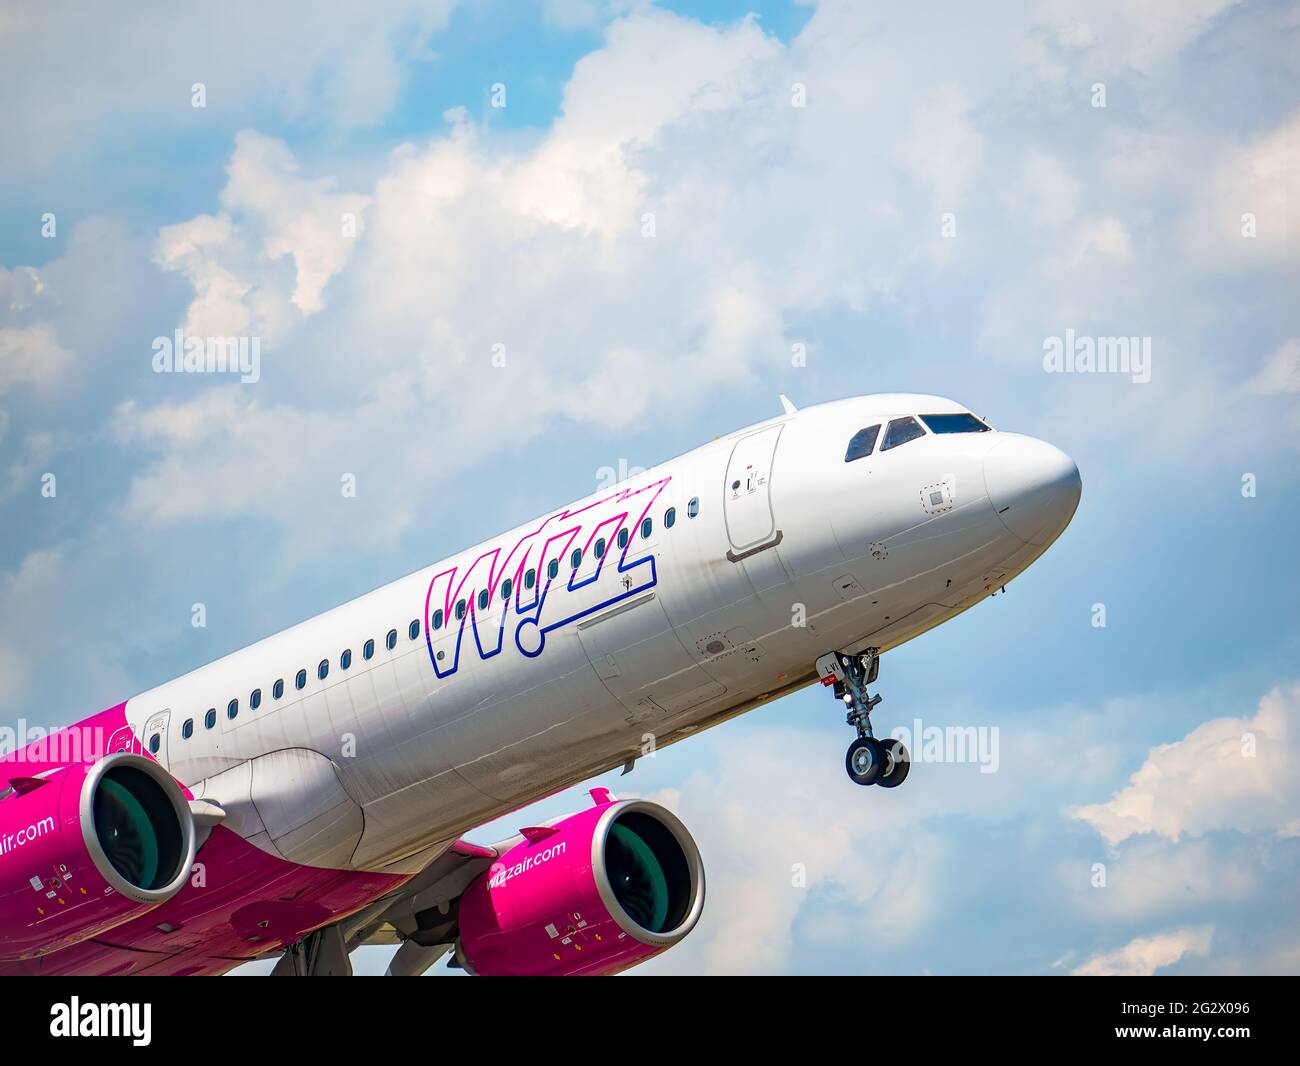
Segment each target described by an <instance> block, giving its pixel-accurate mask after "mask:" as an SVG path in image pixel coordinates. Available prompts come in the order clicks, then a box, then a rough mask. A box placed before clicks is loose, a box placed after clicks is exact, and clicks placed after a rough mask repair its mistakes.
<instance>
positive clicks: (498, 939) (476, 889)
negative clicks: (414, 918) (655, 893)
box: [459, 789, 704, 977]
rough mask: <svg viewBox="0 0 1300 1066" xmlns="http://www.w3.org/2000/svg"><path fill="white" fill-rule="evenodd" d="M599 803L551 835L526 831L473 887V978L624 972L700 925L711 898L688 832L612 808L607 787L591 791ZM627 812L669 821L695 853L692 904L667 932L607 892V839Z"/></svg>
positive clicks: (468, 914) (465, 909)
mask: <svg viewBox="0 0 1300 1066" xmlns="http://www.w3.org/2000/svg"><path fill="white" fill-rule="evenodd" d="M597 792H600V793H603V795H597ZM593 798H594V799H595V800H596V806H594V807H591V808H589V809H588V810H585V811H581V812H579V813H578V814H575V815H572V816H570V817H568V818H565V819H563V820H561V821H559V822H557V823H555V825H554V826H552V827H548V828H550V829H551V830H552V832H550V833H546V834H541V833H532V834H529V835H528V836H526V838H525V840H524V841H523V842H521V843H519V844H517V845H516V846H515V847H513V848H511V849H510V850H509V851H507V852H506V853H505V854H504V855H503V856H502V857H501V859H500V861H499V862H496V863H494V864H493V865H492V868H491V869H490V870H489V871H488V872H487V873H486V874H485V875H483V876H482V877H481V878H479V879H478V880H477V881H475V882H474V883H473V884H472V885H470V887H469V888H468V889H466V891H465V894H464V895H463V896H462V897H461V903H460V943H459V952H460V955H461V958H462V960H463V961H464V962H465V963H466V964H467V966H468V968H469V969H470V970H472V972H474V973H476V974H479V975H482V976H489V977H490V976H540V975H551V976H563V975H574V976H576V975H601V974H613V973H618V972H619V971H621V970H625V969H627V968H628V967H630V966H634V965H636V964H637V963H639V962H643V961H645V960H646V959H648V958H650V957H651V956H653V955H657V954H659V953H660V952H661V951H663V950H665V949H666V948H668V947H671V946H672V945H673V944H674V943H676V942H677V941H679V940H681V939H682V937H684V936H685V935H686V934H687V933H689V932H690V930H691V929H692V928H693V927H694V925H695V922H696V921H697V920H698V918H699V914H700V911H701V909H702V906H703V902H704V881H703V869H702V868H701V867H700V866H699V857H698V852H696V850H695V847H694V843H693V842H690V838H689V835H687V834H686V832H685V828H684V827H682V826H681V823H679V822H677V820H676V819H675V818H673V816H672V815H670V814H669V813H668V812H667V811H665V810H663V808H661V807H657V806H656V805H654V804H649V803H642V802H640V801H625V802H622V803H614V802H611V800H610V799H609V795H608V793H607V792H605V790H604V789H600V790H593ZM630 811H643V812H646V813H650V814H652V815H653V816H655V817H656V818H658V819H660V820H663V821H668V820H671V823H672V824H674V825H675V826H677V827H678V829H679V830H680V834H681V835H679V836H678V840H679V842H682V843H683V845H689V846H688V847H687V853H688V854H689V855H690V856H693V861H694V869H695V871H696V874H694V875H693V876H692V890H691V892H692V898H691V905H690V906H689V907H688V909H687V911H686V914H685V917H684V918H683V920H682V921H681V922H680V923H679V924H678V925H677V927H676V928H673V929H670V930H668V931H666V932H665V933H660V934H655V933H651V932H650V931H649V930H646V929H642V928H641V927H640V926H638V925H637V924H636V923H635V922H634V921H632V920H631V918H630V917H629V916H628V915H627V913H626V912H624V911H623V910H622V908H621V907H619V906H618V905H617V903H616V902H615V901H613V897H612V894H611V893H609V891H608V890H607V891H605V892H602V890H601V885H600V881H601V877H602V873H601V870H602V863H603V861H604V858H603V856H604V841H605V837H606V836H607V834H608V833H609V829H610V827H611V825H612V824H613V823H614V822H615V821H616V820H617V819H618V818H619V817H620V816H621V815H623V814H624V813H627V812H630ZM675 835H676V834H675ZM683 837H684V840H683ZM611 904H612V905H611Z"/></svg>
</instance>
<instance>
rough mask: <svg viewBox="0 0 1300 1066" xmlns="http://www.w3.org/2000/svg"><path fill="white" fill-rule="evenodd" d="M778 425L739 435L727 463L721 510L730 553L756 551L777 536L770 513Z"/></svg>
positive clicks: (772, 516)
mask: <svg viewBox="0 0 1300 1066" xmlns="http://www.w3.org/2000/svg"><path fill="white" fill-rule="evenodd" d="M782 428H783V427H782V426H769V427H768V428H767V429H760V430H759V431H758V432H757V433H751V434H749V435H748V436H745V437H741V438H740V440H738V441H736V445H735V447H734V448H732V450H731V460H730V461H729V462H728V463H727V483H726V485H725V486H724V487H723V514H724V515H725V517H726V521H727V537H728V539H730V541H731V549H732V550H731V553H730V554H731V555H733V556H741V555H745V554H748V553H751V552H755V551H759V550H760V549H762V548H765V547H767V546H768V545H770V544H775V543H776V542H777V540H779V539H780V535H779V534H778V532H777V528H776V517H775V515H774V514H773V513H772V461H773V459H774V457H775V455H776V442H777V438H778V437H780V436H781V430H782Z"/></svg>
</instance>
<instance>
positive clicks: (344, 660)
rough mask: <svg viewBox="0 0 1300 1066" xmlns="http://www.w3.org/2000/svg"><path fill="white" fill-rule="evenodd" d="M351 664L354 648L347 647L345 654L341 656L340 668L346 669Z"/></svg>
mask: <svg viewBox="0 0 1300 1066" xmlns="http://www.w3.org/2000/svg"><path fill="white" fill-rule="evenodd" d="M351 665H352V649H351V648H347V649H345V650H344V652H343V654H342V655H340V656H339V669H340V670H346V669H347V668H348V667H349V666H351Z"/></svg>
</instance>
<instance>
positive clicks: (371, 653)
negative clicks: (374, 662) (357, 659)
mask: <svg viewBox="0 0 1300 1066" xmlns="http://www.w3.org/2000/svg"><path fill="white" fill-rule="evenodd" d="M374 657H375V641H374V638H373V637H372V638H371V639H370V640H368V641H366V643H365V646H364V647H362V649H361V658H363V659H373V658H374Z"/></svg>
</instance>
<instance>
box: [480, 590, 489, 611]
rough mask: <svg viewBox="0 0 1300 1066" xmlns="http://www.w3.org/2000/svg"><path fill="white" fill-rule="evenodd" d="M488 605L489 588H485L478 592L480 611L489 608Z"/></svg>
mask: <svg viewBox="0 0 1300 1066" xmlns="http://www.w3.org/2000/svg"><path fill="white" fill-rule="evenodd" d="M487 605H488V590H487V589H483V590H482V591H481V592H480V593H479V594H478V609H479V610H480V611H486V610H487Z"/></svg>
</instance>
